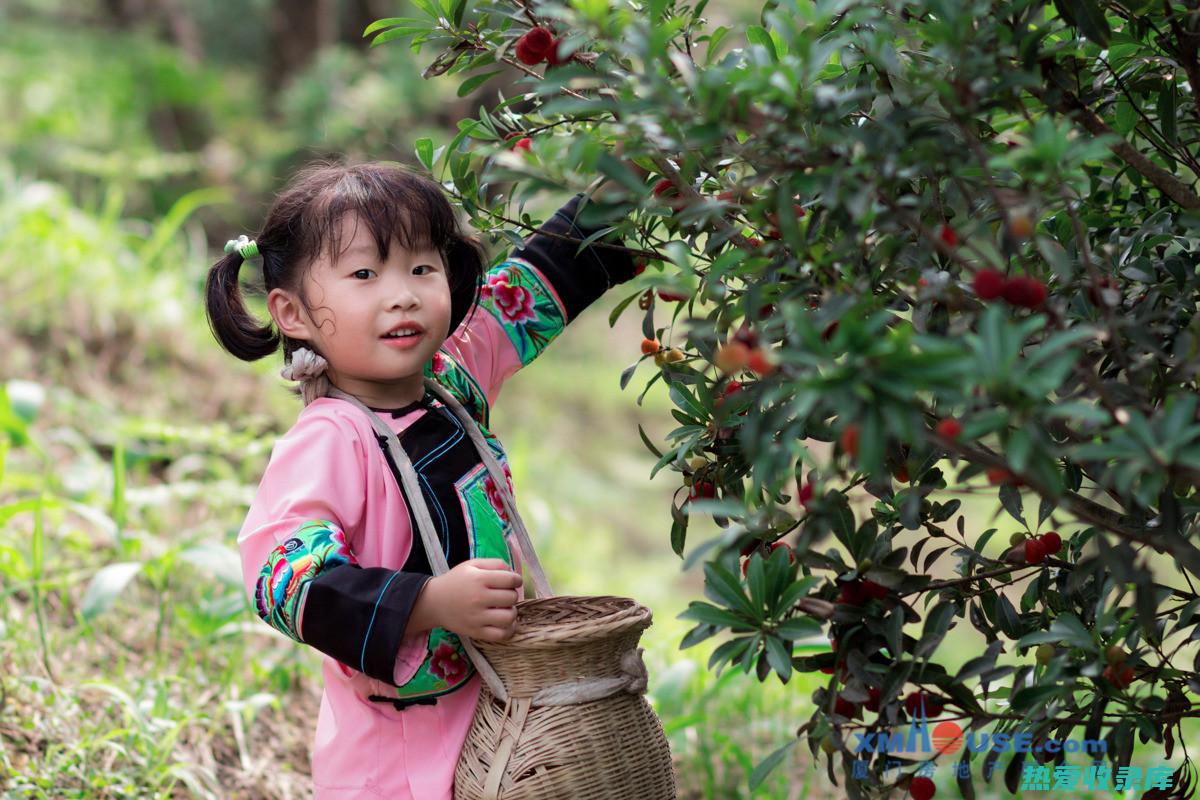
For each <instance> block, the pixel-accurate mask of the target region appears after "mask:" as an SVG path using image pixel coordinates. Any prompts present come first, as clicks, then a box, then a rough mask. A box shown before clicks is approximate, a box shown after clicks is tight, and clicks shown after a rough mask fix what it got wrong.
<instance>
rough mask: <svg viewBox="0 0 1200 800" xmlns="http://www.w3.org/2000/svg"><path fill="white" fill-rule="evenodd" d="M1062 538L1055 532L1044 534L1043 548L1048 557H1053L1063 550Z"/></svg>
mask: <svg viewBox="0 0 1200 800" xmlns="http://www.w3.org/2000/svg"><path fill="white" fill-rule="evenodd" d="M1062 545H1063V541H1062V537H1061V536H1059V535H1058V534H1057V533H1055V532H1054V531H1046V532H1045V533H1043V534H1042V547H1043V548H1044V549H1045V551H1046V555H1048V556H1052V555H1054V554H1055V553H1057V552H1058V551H1059V550H1062Z"/></svg>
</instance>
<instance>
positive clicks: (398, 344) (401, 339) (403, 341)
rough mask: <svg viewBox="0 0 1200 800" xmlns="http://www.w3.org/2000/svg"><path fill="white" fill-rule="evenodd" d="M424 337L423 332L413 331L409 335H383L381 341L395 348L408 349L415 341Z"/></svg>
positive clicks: (414, 345) (413, 345)
mask: <svg viewBox="0 0 1200 800" xmlns="http://www.w3.org/2000/svg"><path fill="white" fill-rule="evenodd" d="M424 337H425V334H424V333H414V334H412V335H411V336H384V337H382V339H383V343H384V344H386V345H387V346H388V347H395V348H396V349H397V350H408V349H411V348H413V347H416V346H417V342H419V341H421V339H423V338H424Z"/></svg>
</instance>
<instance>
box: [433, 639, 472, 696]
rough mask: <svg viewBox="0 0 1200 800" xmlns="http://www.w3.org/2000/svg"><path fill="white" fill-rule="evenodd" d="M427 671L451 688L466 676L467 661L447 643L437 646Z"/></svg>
mask: <svg viewBox="0 0 1200 800" xmlns="http://www.w3.org/2000/svg"><path fill="white" fill-rule="evenodd" d="M429 671H430V672H432V673H433V674H434V675H436V676H437V677H439V678H442V679H443V680H445V681H446V683H447V685H450V686H453V685H454V684H456V683H461V682H462V680H463V679H464V678H465V677H466V676H467V660H466V659H465V658H463V656H462V655H461V654H460V653H459V652H458V650H457V649H456V648H455V647H454V646H453V645H450V644H449V643H447V642H443V643H442V644H440V645H438V647H437V649H436V650H434V651H433V657H432V658H430V660H429Z"/></svg>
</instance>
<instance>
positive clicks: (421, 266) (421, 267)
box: [413, 264, 433, 269]
mask: <svg viewBox="0 0 1200 800" xmlns="http://www.w3.org/2000/svg"><path fill="white" fill-rule="evenodd" d="M413 269H433V267H432V266H430V265H429V264H421V265H420V266H417V267H413Z"/></svg>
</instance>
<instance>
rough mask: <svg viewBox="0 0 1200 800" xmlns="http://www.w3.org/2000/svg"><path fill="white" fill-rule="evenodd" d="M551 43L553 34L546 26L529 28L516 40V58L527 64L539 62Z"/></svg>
mask: <svg viewBox="0 0 1200 800" xmlns="http://www.w3.org/2000/svg"><path fill="white" fill-rule="evenodd" d="M553 43H554V34H552V33H550V31H549V30H547V29H546V28H530V29H529V30H528V31H526V32H525V33H524V35H522V36H521V38H520V39H518V40H517V48H516V52H517V60H518V61H520V62H521V63H522V64H526V65H529V66H533V65H534V64H540V63H541V62H542V61H544V60H545V58H546V54H547V52H548V51H549V50H550V45H551V44H553Z"/></svg>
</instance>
